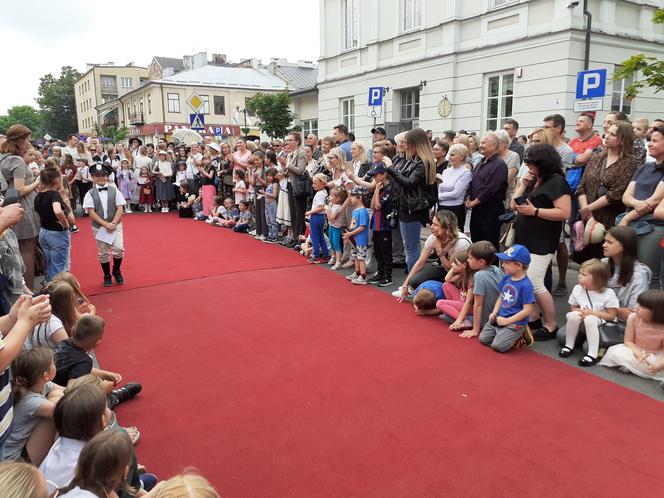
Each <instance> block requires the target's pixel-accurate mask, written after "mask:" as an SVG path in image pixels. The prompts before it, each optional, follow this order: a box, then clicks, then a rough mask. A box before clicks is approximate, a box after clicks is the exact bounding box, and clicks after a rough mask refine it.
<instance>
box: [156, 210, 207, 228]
mask: <svg viewBox="0 0 664 498" xmlns="http://www.w3.org/2000/svg"><path fill="white" fill-rule="evenodd" d="M162 212H163V211H162ZM205 223H207V224H208V225H212V223H214V221H212V220H205Z"/></svg>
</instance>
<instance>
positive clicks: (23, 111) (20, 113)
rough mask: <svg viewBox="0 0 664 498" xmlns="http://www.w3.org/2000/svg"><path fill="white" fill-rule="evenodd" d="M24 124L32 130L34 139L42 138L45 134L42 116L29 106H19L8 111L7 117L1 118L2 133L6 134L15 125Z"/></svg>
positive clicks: (0, 130)
mask: <svg viewBox="0 0 664 498" xmlns="http://www.w3.org/2000/svg"><path fill="white" fill-rule="evenodd" d="M17 123H18V124H22V125H24V126H27V127H28V128H30V130H32V137H33V138H40V137H41V136H42V132H43V120H42V116H41V114H40V113H39V112H38V111H37V109H35V108H34V107H31V106H29V105H17V106H14V107H11V108H10V109H9V110H8V111H7V115H6V116H0V133H2V134H5V133H6V132H7V128H9V127H10V126H11V125H13V124H17Z"/></svg>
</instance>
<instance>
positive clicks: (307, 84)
mask: <svg viewBox="0 0 664 498" xmlns="http://www.w3.org/2000/svg"><path fill="white" fill-rule="evenodd" d="M274 74H276V75H277V76H279V77H280V78H281V79H283V80H285V81H286V82H288V87H289V88H290V89H291V90H305V89H310V88H314V87H315V86H316V83H317V80H318V69H317V68H315V67H301V66H275V67H274Z"/></svg>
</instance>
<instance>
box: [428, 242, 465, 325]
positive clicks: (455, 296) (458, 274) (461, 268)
mask: <svg viewBox="0 0 664 498" xmlns="http://www.w3.org/2000/svg"><path fill="white" fill-rule="evenodd" d="M473 275H474V272H473V270H471V268H470V266H468V251H459V252H457V253H456V254H455V255H454V257H453V259H452V267H451V268H450V271H448V272H447V275H446V276H445V283H443V294H445V299H439V300H438V301H436V308H438V310H439V311H440V312H442V313H443V316H446V317H448V318H449V319H450V320H454V321H453V322H452V324H451V325H450V330H454V331H461V330H468V329H471V328H472V327H473V324H472V323H471V322H470V321H469V320H467V319H466V317H467V316H468V315H469V314H471V315H472V313H473Z"/></svg>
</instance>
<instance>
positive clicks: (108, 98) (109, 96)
mask: <svg viewBox="0 0 664 498" xmlns="http://www.w3.org/2000/svg"><path fill="white" fill-rule="evenodd" d="M116 98H117V95H115V94H113V93H102V94H101V103H102V104H103V103H104V102H110V101H111V100H115V99H116Z"/></svg>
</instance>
